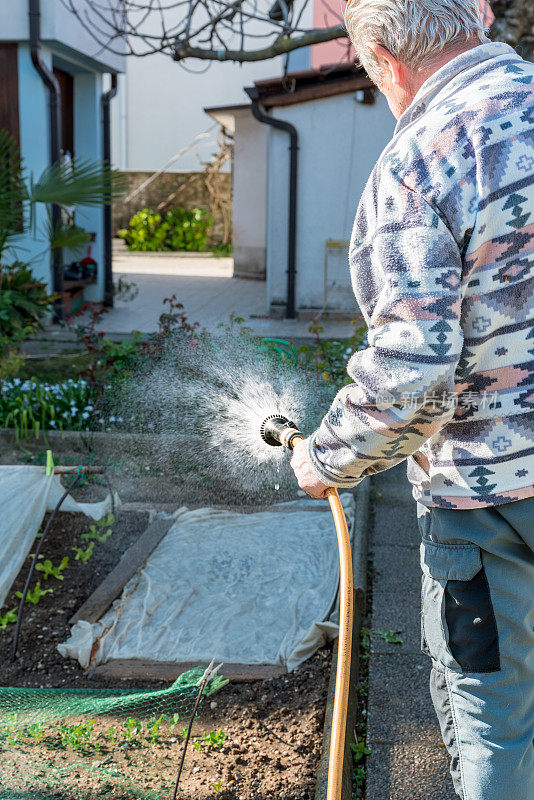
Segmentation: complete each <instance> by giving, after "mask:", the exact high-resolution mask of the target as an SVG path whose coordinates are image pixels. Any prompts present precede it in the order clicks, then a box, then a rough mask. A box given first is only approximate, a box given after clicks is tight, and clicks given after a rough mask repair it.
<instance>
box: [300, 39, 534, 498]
mask: <svg viewBox="0 0 534 800" xmlns="http://www.w3.org/2000/svg"><path fill="white" fill-rule="evenodd" d="M533 210H534V64H532V63H530V62H525V61H523V60H522V59H521V58H520V57H519V56H518V55H517V54H516V53H515V51H514V50H513V49H512V48H510V47H508V45H505V44H502V43H498V42H497V43H489V44H483V45H479V46H478V47H476V48H474V49H473V50H470V51H468V52H466V53H463V54H461V55H459V56H457V57H456V58H455V59H453V60H452V61H450V62H449V63H448V64H446V65H445V66H444V67H442V68H441V69H440V70H438V71H437V72H436V73H434V75H432V76H431V77H430V78H429V79H428V80H427V81H426V82H425V83H424V85H423V86H422V87H421V88H420V90H419V92H418V93H417V95H416V97H415V99H414V101H413V102H412V104H411V105H410V107H409V108H408V109H407V110H406V111H405V112H404V114H403V115H402V117H401V118H400V119H399V121H398V124H397V127H396V129H395V134H394V136H393V139H392V140H391V142H390V143H389V144H388V146H387V147H386V148H385V150H384V152H383V153H382V155H381V156H380V158H379V160H378V162H377V164H376V166H375V168H374V170H373V172H372V174H371V176H370V178H369V181H368V183H367V186H366V188H365V190H364V193H363V196H362V199H361V201H360V204H359V207H358V211H357V215H356V220H355V223H354V229H353V234H352V241H351V247H350V268H351V276H352V283H353V288H354V292H355V295H356V299H357V300H358V303H359V305H360V308H361V310H362V313H363V315H364V318H365V321H366V323H367V326H368V343H369V346H368V347H367V348H366V349H365V350H362V351H360V352H358V353H356V354H355V355H353V356H352V358H351V359H350V361H349V364H348V373H349V375H350V377H351V379H352V380H353V383H352V384H350V385H348V386H346V387H344V388H343V389H342V390H341V391H340V392H339V393H338V394H337V396H336V398H335V400H334V402H333V404H332V406H331V408H330V410H329V412H328V413H327V415H326V416H325V418H324V419H323V422H322V423H321V426H320V427H319V429H318V430H317V431H316V432H315V433H314V434H313V435H312V436H311V437H310V438H309V440H308V453H309V457H310V461H311V465H312V468H313V469H314V471H315V472H316V474H317V476H318V477H319V478H320V479H321V480H322V481H323V482H324V483H326V484H329V485H332V486H338V487H350V486H355V485H356V484H357V483H358V482H359V481H360V480H361V479H362V478H363V477H364V476H365V475H372V474H373V473H376V472H380V471H381V470H385V469H389V468H390V467H392V466H394V465H395V464H397V463H398V462H400V461H402V460H404V459H406V458H407V459H408V477H409V478H410V480H411V482H412V484H413V493H414V497H415V498H416V500H418V501H419V502H421V503H422V504H424V505H427V506H441V507H443V508H454V509H468V508H479V507H480V506H488V505H498V504H500V503H507V502H511V501H514V500H520V499H522V498H525V497H530V496H532V495H534V487H533V484H534V270H533V266H534V214H533Z"/></svg>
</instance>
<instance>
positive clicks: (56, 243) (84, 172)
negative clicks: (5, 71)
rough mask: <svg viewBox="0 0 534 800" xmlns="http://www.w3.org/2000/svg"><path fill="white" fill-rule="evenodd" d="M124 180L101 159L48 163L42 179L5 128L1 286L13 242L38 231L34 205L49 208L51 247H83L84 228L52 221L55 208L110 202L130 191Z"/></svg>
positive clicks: (0, 139) (0, 160)
mask: <svg viewBox="0 0 534 800" xmlns="http://www.w3.org/2000/svg"><path fill="white" fill-rule="evenodd" d="M125 186H126V184H125V181H124V178H123V177H122V176H121V175H120V174H119V173H118V172H117V171H116V170H113V169H111V168H110V167H109V166H107V165H105V164H103V163H102V162H99V161H90V160H87V159H86V160H80V161H76V160H73V161H70V162H68V163H56V164H52V165H51V166H49V167H47V168H46V169H45V170H44V171H43V172H42V174H41V175H40V176H39V178H38V179H37V180H34V178H33V176H31V175H30V176H28V175H27V174H26V173H25V169H24V165H23V163H22V159H21V156H20V151H19V147H18V145H17V143H16V141H15V139H14V138H13V137H12V136H11V135H10V134H9V133H8V132H7V131H5V130H0V288H1V260H2V255H3V253H4V251H5V248H6V246H7V244H8V243H10V242H11V240H12V239H13V238H15V237H17V236H20V235H21V234H22V233H29V232H31V233H33V234H35V208H36V206H37V205H38V204H43V205H45V206H46V207H47V209H48V211H49V214H48V224H47V226H46V233H47V238H48V241H49V244H50V246H51V247H52V248H56V247H71V246H74V247H76V246H79V245H80V244H83V243H84V242H86V241H87V240H88V239H87V234H86V233H85V232H84V231H83V229H82V228H80V227H78V226H75V225H69V224H65V223H59V224H58V223H53V222H52V216H51V214H50V207H51V206H59V207H61V208H67V207H72V206H79V205H83V206H101V205H110V204H111V203H112V202H113V201H114V200H115V199H117V198H118V197H120V195H121V194H122V193H123V192H124V190H125Z"/></svg>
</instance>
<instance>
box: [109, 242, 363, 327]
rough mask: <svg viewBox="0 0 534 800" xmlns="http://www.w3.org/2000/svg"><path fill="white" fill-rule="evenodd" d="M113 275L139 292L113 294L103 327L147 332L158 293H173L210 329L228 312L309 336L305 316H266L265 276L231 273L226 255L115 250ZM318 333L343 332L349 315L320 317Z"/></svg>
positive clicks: (158, 305)
mask: <svg viewBox="0 0 534 800" xmlns="http://www.w3.org/2000/svg"><path fill="white" fill-rule="evenodd" d="M113 273H114V276H115V279H116V280H117V279H118V278H122V279H123V280H127V281H133V282H134V283H136V284H137V287H138V289H139V293H138V295H137V297H136V298H135V299H133V300H130V301H124V300H120V299H117V300H116V303H115V307H114V308H113V309H111V310H110V313H109V314H107V315H106V317H105V320H104V321H103V322H102V325H101V326H100V329H101V330H105V331H106V333H128V332H129V331H132V330H138V331H141V333H150V332H152V331H154V330H156V328H157V324H158V318H159V315H160V314H161V313H162V311H163V299H164V298H165V297H171V296H172V295H176V298H177V300H178V301H179V302H180V303H183V305H184V311H185V313H186V315H187V317H188V319H189V321H190V322H198V323H199V324H200V325H201V326H202V327H203V328H206V329H207V330H209V331H212V332H213V331H215V330H216V329H217V327H218V326H219V325H220V323H224V324H226V323H228V320H229V315H230V314H231V313H233V314H235V315H236V316H238V317H243V318H244V320H245V324H246V325H247V326H249V327H250V328H252V330H253V331H254V333H256V334H257V335H258V336H264V337H275V338H283V339H291V338H302V337H309V336H310V333H309V331H308V328H309V326H310V324H311V322H310V320H285V319H272V318H271V317H270V316H269V314H268V308H267V294H266V284H265V281H252V280H243V279H239V278H234V277H233V259H232V258H213V257H211V256H210V255H209V254H208V255H207V256H204V255H202V254H198V255H195V256H192V255H189V256H187V257H186V256H180V255H174V254H161V253H135V254H130V253H127V252H123V251H121V252H120V253H119V252H116V253H115V255H114V259H113ZM321 324H322V325H323V327H324V329H325V330H324V333H323V334H322V335H323V336H324V338H334V339H341V338H348V337H349V336H350V335H351V333H352V331H353V327H352V325H351V324H350V322H349V321H339V322H338V321H330V320H327V321H324V322H323V321H322V322H321Z"/></svg>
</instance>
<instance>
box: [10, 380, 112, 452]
mask: <svg viewBox="0 0 534 800" xmlns="http://www.w3.org/2000/svg"><path fill="white" fill-rule="evenodd" d="M94 402H95V390H94V389H93V388H92V387H91V386H90V385H89V384H88V383H87V381H84V380H81V379H80V380H73V379H72V378H69V380H67V381H64V382H62V383H40V382H39V381H38V380H37V379H36V378H30V379H29V380H26V381H21V380H20V378H13V379H12V380H7V381H4V383H3V384H2V386H1V387H0V425H1V426H2V427H4V428H14V429H15V431H16V434H17V438H18V437H20V436H22V437H24V438H26V439H27V438H28V437H29V436H30V434H33V435H34V436H38V435H39V431H41V430H64V429H66V430H76V431H82V430H90V429H92V428H94V427H97V426H98V422H99V420H98V419H96V424H95V407H94Z"/></svg>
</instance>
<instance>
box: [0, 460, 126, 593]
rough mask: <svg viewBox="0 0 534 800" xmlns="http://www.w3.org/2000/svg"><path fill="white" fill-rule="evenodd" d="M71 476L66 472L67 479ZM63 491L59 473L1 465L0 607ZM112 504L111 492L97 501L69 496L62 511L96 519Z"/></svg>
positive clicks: (41, 468)
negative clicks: (44, 518) (45, 518)
mask: <svg viewBox="0 0 534 800" xmlns="http://www.w3.org/2000/svg"><path fill="white" fill-rule="evenodd" d="M73 477H74V476H70V475H69V476H68V480H72V479H73ZM64 491H65V488H64V486H63V485H62V483H61V480H60V476H59V475H54V474H52V475H49V476H47V475H46V470H45V467H34V466H24V465H21V466H11V465H3V464H0V509H1V513H0V608H1V607H2V605H3V604H4V602H5V599H6V597H7V594H8V592H9V590H10V588H11V586H12V584H13V581H14V580H15V578H16V577H17V575H18V573H19V571H20V568H21V567H22V565H23V564H24V561H25V559H26V557H27V555H28V553H29V552H30V550H31V548H32V545H33V542H34V540H35V536H36V535H37V533H38V531H39V527H40V525H41V522H42V521H43V517H44V515H45V513H46V511H52V510H53V509H54V508H55V506H56V505H57V503H58V501H59V499H60V498H61V495H62V494H63V492H64ZM117 499H118V498H116V500H117ZM111 506H112V504H111V496H110V495H108V496H107V497H106V499H105V500H103V501H102V502H99V503H78V502H77V501H76V500H74V498H72V497H71V496H70V495H68V496H67V497H66V498H65V500H64V501H63V504H62V506H61V510H62V511H79V512H82V513H83V514H87V516H89V517H92V518H93V519H95V520H96V519H101V517H103V516H104V515H105V514H107V513H108V512H109V511H110V510H111Z"/></svg>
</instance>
